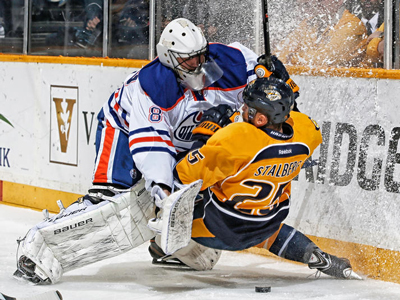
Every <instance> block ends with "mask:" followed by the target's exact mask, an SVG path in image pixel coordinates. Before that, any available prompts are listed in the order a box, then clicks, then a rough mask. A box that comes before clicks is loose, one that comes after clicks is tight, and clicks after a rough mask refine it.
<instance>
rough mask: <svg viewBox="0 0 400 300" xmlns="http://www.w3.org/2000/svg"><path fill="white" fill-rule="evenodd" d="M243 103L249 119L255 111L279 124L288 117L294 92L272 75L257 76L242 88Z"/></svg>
mask: <svg viewBox="0 0 400 300" xmlns="http://www.w3.org/2000/svg"><path fill="white" fill-rule="evenodd" d="M243 100H244V103H246V104H247V106H248V107H249V109H248V112H249V120H250V121H251V120H252V119H253V118H254V116H255V115H256V113H257V112H259V113H261V114H263V115H265V116H267V117H268V123H267V125H270V124H280V123H283V122H285V121H286V120H287V119H288V118H289V114H290V111H291V110H292V108H293V104H294V94H293V91H292V89H291V88H290V86H289V85H288V84H287V83H286V82H284V81H283V80H281V79H278V78H273V77H264V78H258V79H256V80H253V81H252V82H250V83H249V84H248V85H247V86H246V88H245V89H244V90H243Z"/></svg>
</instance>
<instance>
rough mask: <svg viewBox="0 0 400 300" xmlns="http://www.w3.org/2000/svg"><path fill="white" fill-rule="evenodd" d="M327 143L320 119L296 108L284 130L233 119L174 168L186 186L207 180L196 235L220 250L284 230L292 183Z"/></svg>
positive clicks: (241, 246)
mask: <svg viewBox="0 0 400 300" xmlns="http://www.w3.org/2000/svg"><path fill="white" fill-rule="evenodd" d="M321 142H322V136H321V132H320V130H319V127H318V125H317V124H316V122H315V121H313V120H311V119H310V118H309V117H308V116H307V115H305V114H302V113H299V112H292V113H291V117H290V118H289V119H288V120H287V121H286V123H284V124H283V133H280V132H277V131H274V130H271V129H259V128H257V127H255V126H253V125H251V124H249V123H246V122H240V123H233V124H230V125H228V126H226V127H225V128H222V129H220V130H219V131H217V132H216V133H215V134H214V135H213V136H212V137H211V138H210V139H209V140H208V141H207V143H206V144H205V145H204V146H203V147H201V148H200V149H195V150H193V151H191V152H189V153H188V155H187V156H186V157H185V158H184V159H182V160H181V161H180V162H179V163H178V164H177V165H176V167H175V177H176V179H177V180H178V181H180V182H181V183H183V184H188V183H191V182H193V181H195V180H197V179H202V180H203V186H202V191H203V194H204V199H203V201H202V202H201V203H198V204H197V205H196V207H195V213H194V221H193V229H192V238H193V239H194V240H196V241H197V242H199V243H200V244H203V245H205V246H209V247H212V248H217V249H225V250H242V249H246V248H249V247H252V246H254V245H257V244H259V243H261V242H262V241H264V240H266V239H267V238H268V237H270V236H271V235H272V234H273V233H274V232H276V231H277V230H278V229H279V226H280V224H281V223H282V221H283V220H284V219H285V218H286V216H287V215H288V212H289V207H290V194H291V181H292V180H293V178H295V177H296V176H297V175H298V174H299V172H300V169H301V167H302V165H303V163H304V162H305V161H306V160H307V159H308V158H309V157H310V156H311V154H312V153H313V151H314V150H315V148H316V147H317V146H318V145H319V144H320V143H321Z"/></svg>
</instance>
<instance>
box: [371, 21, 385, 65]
mask: <svg viewBox="0 0 400 300" xmlns="http://www.w3.org/2000/svg"><path fill="white" fill-rule="evenodd" d="M384 27H385V25H384V24H382V25H381V26H380V27H379V28H378V30H376V31H375V32H374V33H372V34H371V35H370V36H369V37H368V39H367V43H368V46H367V53H366V60H367V61H368V62H369V64H370V65H372V66H373V67H377V68H380V67H382V66H383V52H384V50H385V47H384V45H385V43H384Z"/></svg>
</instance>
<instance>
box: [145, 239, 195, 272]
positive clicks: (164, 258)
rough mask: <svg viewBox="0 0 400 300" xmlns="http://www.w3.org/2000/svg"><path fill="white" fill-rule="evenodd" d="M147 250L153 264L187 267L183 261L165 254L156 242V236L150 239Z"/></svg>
mask: <svg viewBox="0 0 400 300" xmlns="http://www.w3.org/2000/svg"><path fill="white" fill-rule="evenodd" d="M149 252H150V255H151V257H152V258H153V264H155V265H157V264H160V265H166V266H172V267H173V266H181V267H187V266H186V265H185V264H184V263H183V262H181V261H180V260H179V259H177V258H176V257H173V256H171V255H166V254H165V253H164V251H163V250H162V249H161V247H160V246H158V245H157V243H156V238H152V239H151V240H150V246H149Z"/></svg>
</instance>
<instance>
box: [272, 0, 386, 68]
mask: <svg viewBox="0 0 400 300" xmlns="http://www.w3.org/2000/svg"><path fill="white" fill-rule="evenodd" d="M301 1H303V0H301ZM376 1H377V2H379V3H381V1H380V0H376ZM302 4H303V5H304V6H305V7H306V10H310V11H312V12H313V14H312V17H310V18H308V19H306V20H304V21H303V22H302V23H301V24H300V25H299V26H298V28H297V29H296V30H295V31H293V32H292V33H290V34H289V35H288V36H287V37H286V38H285V39H284V41H283V42H282V43H280V44H279V45H278V46H277V48H276V53H277V56H278V57H279V58H280V59H281V60H282V61H283V62H284V63H286V64H293V65H309V66H320V65H323V66H343V67H351V66H359V65H360V64H361V63H363V60H364V58H365V52H366V47H367V37H368V34H367V32H368V29H367V28H366V25H365V24H366V23H363V21H362V20H361V18H363V19H365V20H368V22H369V23H368V24H371V23H372V25H374V24H375V23H374V22H372V21H371V18H370V17H371V16H372V18H374V19H376V18H377V16H379V14H380V13H376V10H377V9H376V8H377V5H367V4H366V3H365V2H363V1H361V2H357V3H355V2H354V1H346V0H334V1H327V0H318V1H316V2H312V3H302ZM381 6H382V7H383V5H381ZM351 12H353V13H351ZM356 14H357V16H356ZM368 18H369V19H368ZM378 19H379V18H378ZM378 19H376V20H377V21H376V24H379V23H378V22H379V20H378ZM372 25H371V26H372ZM374 26H375V25H374Z"/></svg>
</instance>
